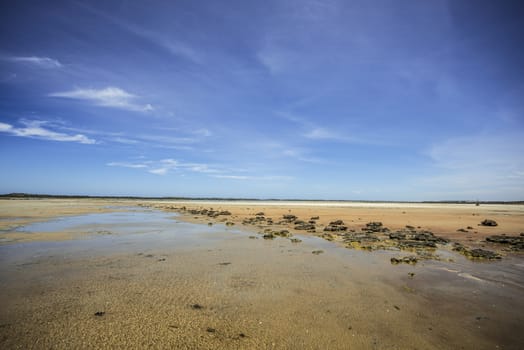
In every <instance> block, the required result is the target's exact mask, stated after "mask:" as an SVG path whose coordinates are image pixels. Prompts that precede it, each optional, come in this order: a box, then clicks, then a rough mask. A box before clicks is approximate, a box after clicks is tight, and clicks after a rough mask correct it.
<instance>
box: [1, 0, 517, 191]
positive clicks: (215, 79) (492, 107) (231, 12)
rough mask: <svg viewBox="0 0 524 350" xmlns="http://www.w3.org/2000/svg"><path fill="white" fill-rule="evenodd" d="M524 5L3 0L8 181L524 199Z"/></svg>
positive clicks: (452, 0)
mask: <svg viewBox="0 0 524 350" xmlns="http://www.w3.org/2000/svg"><path fill="white" fill-rule="evenodd" d="M521 3H522V2H520V1H485V0H449V1H444V0H432V1H419V0H405V1H394V0H355V1H350V0H280V1H248V0H236V1H198V0H187V1H184V0H177V1H138V0H136V1H69V0H68V1H60V0H56V1H52V2H44V1H25V0H21V1H11V2H2V3H1V5H0V164H1V165H2V170H1V171H0V193H11V192H26V193H40V194H78V195H111V196H116V195H133V196H184V197H235V198H261V199H267V198H280V199H284V198H287V199H288V198H294V199H334V200H337V199H340V200H401V201H421V200H477V199H478V200H524V64H523V62H524V42H523V38H524V11H523V7H524V6H523V5H521Z"/></svg>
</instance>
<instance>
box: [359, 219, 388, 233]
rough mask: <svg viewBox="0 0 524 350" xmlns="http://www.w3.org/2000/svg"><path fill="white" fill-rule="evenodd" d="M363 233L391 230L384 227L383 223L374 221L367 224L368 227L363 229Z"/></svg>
mask: <svg viewBox="0 0 524 350" xmlns="http://www.w3.org/2000/svg"><path fill="white" fill-rule="evenodd" d="M362 231H367V232H375V233H379V232H388V231H389V229H388V228H387V227H383V226H382V223H381V222H379V221H373V222H368V223H367V224H366V227H363V228H362Z"/></svg>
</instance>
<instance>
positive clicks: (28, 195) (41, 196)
mask: <svg viewBox="0 0 524 350" xmlns="http://www.w3.org/2000/svg"><path fill="white" fill-rule="evenodd" d="M0 198H7V199H139V200H184V201H198V200H206V201H261V202H262V201H276V202H348V203H426V204H479V205H480V204H524V201H469V200H460V201H459V200H442V201H378V200H377V201H375V200H339V199H293V198H290V199H275V198H265V199H261V198H227V197H226V198H221V197H142V196H87V195H53V194H32V193H7V194H0Z"/></svg>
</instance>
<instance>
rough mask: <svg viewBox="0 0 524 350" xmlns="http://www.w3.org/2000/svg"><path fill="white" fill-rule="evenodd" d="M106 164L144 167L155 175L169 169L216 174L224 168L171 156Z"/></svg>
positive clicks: (163, 173) (167, 171) (164, 173)
mask: <svg viewBox="0 0 524 350" xmlns="http://www.w3.org/2000/svg"><path fill="white" fill-rule="evenodd" d="M106 165H107V166H115V167H123V168H133V169H144V170H146V171H147V172H149V173H151V174H155V175H166V174H168V173H169V172H171V171H179V172H193V173H202V174H216V173H222V172H224V170H221V169H217V168H214V167H212V166H210V165H208V164H204V163H186V162H180V161H178V160H176V159H172V158H166V159H161V160H158V161H149V160H147V161H141V162H136V163H131V162H110V163H107V164H106Z"/></svg>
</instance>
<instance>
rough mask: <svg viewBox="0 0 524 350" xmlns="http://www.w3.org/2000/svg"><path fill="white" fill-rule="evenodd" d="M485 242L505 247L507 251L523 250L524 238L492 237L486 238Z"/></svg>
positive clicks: (521, 236)
mask: <svg viewBox="0 0 524 350" xmlns="http://www.w3.org/2000/svg"><path fill="white" fill-rule="evenodd" d="M486 242H490V243H497V244H503V245H507V246H508V248H509V250H513V251H521V250H524V236H523V235H522V234H521V235H520V236H506V235H493V236H488V237H486Z"/></svg>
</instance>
